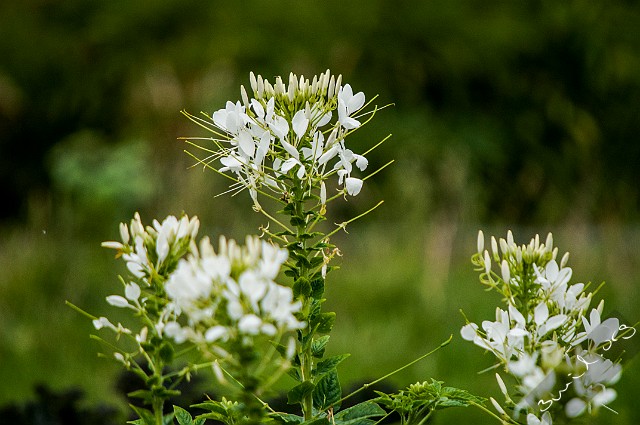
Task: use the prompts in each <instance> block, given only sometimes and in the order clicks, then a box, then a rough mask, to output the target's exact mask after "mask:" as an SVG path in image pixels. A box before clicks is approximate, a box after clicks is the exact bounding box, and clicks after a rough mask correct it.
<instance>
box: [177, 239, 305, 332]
mask: <svg viewBox="0 0 640 425" xmlns="http://www.w3.org/2000/svg"><path fill="white" fill-rule="evenodd" d="M288 256H289V254H288V252H287V251H286V250H283V249H280V248H278V247H275V246H273V245H271V244H270V243H268V242H265V241H260V240H259V239H258V238H257V237H255V236H248V237H247V239H246V245H245V246H244V247H241V246H239V245H237V244H236V243H235V241H233V240H230V241H227V240H226V239H225V238H224V237H221V238H220V245H219V252H218V253H216V252H215V251H214V249H213V247H212V246H211V243H210V242H209V240H208V239H207V238H205V239H203V240H202V241H201V243H200V250H199V252H195V253H193V254H191V255H190V256H189V257H188V258H184V259H182V260H180V262H179V264H178V267H177V268H176V271H175V272H174V273H173V274H172V275H171V276H170V277H169V280H168V281H167V283H166V291H167V296H168V299H169V301H170V302H169V304H168V305H167V307H166V311H168V312H171V314H172V315H173V316H174V317H175V319H176V320H174V321H170V322H168V323H167V324H166V326H165V328H164V332H165V334H167V335H168V336H170V337H171V338H173V339H174V340H175V341H176V342H177V343H182V342H184V341H186V340H190V341H192V342H194V343H199V344H201V343H207V344H212V343H217V342H226V341H228V340H230V339H239V340H241V341H243V342H250V339H249V338H247V337H248V336H257V335H267V336H270V337H273V336H274V335H276V334H277V333H284V332H287V331H293V330H297V329H300V328H301V327H303V326H304V323H302V322H300V321H298V320H297V319H296V316H295V313H297V312H298V311H299V310H300V307H301V303H300V302H299V301H296V300H294V297H293V291H292V290H291V288H289V287H286V286H282V285H279V284H277V283H276V282H275V281H274V279H275V278H276V277H277V276H278V274H279V272H280V268H281V266H282V264H283V263H284V262H285V261H286V260H287V258H288ZM182 317H183V318H184V323H183V324H182V325H180V324H179V322H178V320H179V319H181V318H182Z"/></svg>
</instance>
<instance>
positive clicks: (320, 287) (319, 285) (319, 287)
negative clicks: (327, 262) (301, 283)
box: [311, 259, 324, 299]
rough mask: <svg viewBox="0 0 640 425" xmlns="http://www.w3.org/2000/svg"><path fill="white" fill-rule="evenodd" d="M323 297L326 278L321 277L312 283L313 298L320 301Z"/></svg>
mask: <svg viewBox="0 0 640 425" xmlns="http://www.w3.org/2000/svg"><path fill="white" fill-rule="evenodd" d="M321 260H322V259H321ZM322 295H324V278H322V277H319V278H316V279H313V280H312V281H311V297H312V298H315V299H320V298H322Z"/></svg>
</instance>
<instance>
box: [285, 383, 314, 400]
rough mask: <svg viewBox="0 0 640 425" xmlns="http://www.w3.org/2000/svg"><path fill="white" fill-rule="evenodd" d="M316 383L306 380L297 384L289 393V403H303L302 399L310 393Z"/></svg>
mask: <svg viewBox="0 0 640 425" xmlns="http://www.w3.org/2000/svg"><path fill="white" fill-rule="evenodd" d="M314 388H315V385H314V384H313V383H312V382H310V381H305V382H303V383H301V384H298V385H296V386H295V387H293V388H292V389H291V390H290V391H289V392H288V393H287V404H298V403H301V402H302V400H303V399H304V398H305V397H306V396H307V395H309V394H310V393H311V392H312V391H313V389H314Z"/></svg>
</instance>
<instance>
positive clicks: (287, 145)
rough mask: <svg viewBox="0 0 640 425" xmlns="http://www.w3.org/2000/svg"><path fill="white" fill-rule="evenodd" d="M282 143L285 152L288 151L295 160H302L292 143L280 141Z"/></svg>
mask: <svg viewBox="0 0 640 425" xmlns="http://www.w3.org/2000/svg"><path fill="white" fill-rule="evenodd" d="M280 143H282V147H283V148H284V150H285V151H287V153H288V154H289V155H291V156H292V157H293V158H295V159H298V160H299V159H300V153H299V152H298V150H297V149H296V148H295V147H294V146H293V145H292V144H291V143H289V142H287V141H286V140H280Z"/></svg>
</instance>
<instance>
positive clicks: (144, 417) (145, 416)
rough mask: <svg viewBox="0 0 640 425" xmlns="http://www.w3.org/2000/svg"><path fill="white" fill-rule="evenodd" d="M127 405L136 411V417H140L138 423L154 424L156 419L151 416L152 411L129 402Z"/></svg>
mask: <svg viewBox="0 0 640 425" xmlns="http://www.w3.org/2000/svg"><path fill="white" fill-rule="evenodd" d="M129 407H131V408H132V409H133V411H134V412H136V415H138V417H139V418H140V419H139V421H141V422H138V423H139V424H144V425H155V423H156V420H155V418H154V417H153V412H151V411H150V410H148V409H145V408H143V407H138V406H134V405H133V404H130V405H129Z"/></svg>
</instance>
